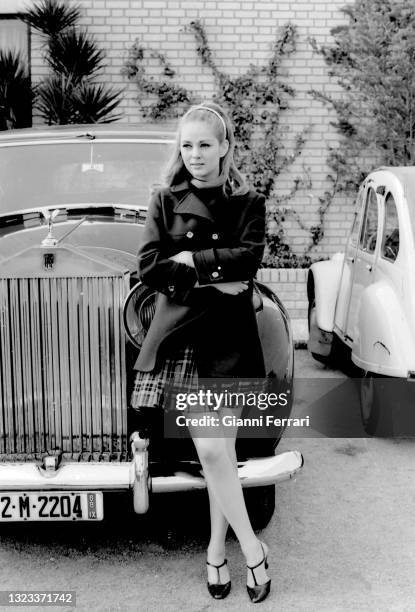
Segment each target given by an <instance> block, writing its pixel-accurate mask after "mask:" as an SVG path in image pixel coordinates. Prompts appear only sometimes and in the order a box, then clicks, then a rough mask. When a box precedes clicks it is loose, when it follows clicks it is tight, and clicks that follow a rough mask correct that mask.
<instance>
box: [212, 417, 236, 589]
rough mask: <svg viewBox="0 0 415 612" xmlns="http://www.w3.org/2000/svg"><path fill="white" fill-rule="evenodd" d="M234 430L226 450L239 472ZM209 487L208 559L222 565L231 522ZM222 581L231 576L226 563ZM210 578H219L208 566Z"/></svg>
mask: <svg viewBox="0 0 415 612" xmlns="http://www.w3.org/2000/svg"><path fill="white" fill-rule="evenodd" d="M233 429H234V431H232V432H230V433H229V434H228V435H229V437H226V438H225V442H226V450H227V453H228V455H229V458H230V459H231V461H232V464H233V465H234V469H235V471H236V472H237V459H236V452H235V438H236V432H237V427H235V428H233ZM231 436H232V437H231ZM207 489H208V494H209V510H210V541H209V546H208V549H207V559H208V561H209V562H210V563H213V564H214V565H220V564H221V563H222V562H223V560H224V559H225V556H226V555H225V542H226V534H227V531H228V527H229V523H228V520H227V519H226V517H225V515H224V514H223V512H222V510H221V508H220V506H219V504H218V502H217V501H216V498H215V496H214V494H213V492H212V490H211V488H210V486H209V484H208V483H207ZM219 572H220V582H221V583H222V584H224V583H225V582H227V581H228V580H229V579H230V578H229V570H228V566H227V565H224V566H223V567H221V568H220V570H219ZM208 580H209V582H211V583H213V584H214V583H215V582H216V581H217V580H218V574H217V571H216V570H215V569H214V568H210V567H209V566H208Z"/></svg>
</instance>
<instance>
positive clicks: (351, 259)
mask: <svg viewBox="0 0 415 612" xmlns="http://www.w3.org/2000/svg"><path fill="white" fill-rule="evenodd" d="M346 260H347V261H351V262H352V263H354V257H346Z"/></svg>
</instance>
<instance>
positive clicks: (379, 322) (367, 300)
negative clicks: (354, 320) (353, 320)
mask: <svg viewBox="0 0 415 612" xmlns="http://www.w3.org/2000/svg"><path fill="white" fill-rule="evenodd" d="M358 329H359V330H360V333H359V336H358V337H357V338H354V342H353V346H352V360H353V362H354V363H355V364H356V365H357V366H358V367H360V368H362V369H363V370H366V371H368V372H375V373H377V374H383V375H385V376H397V377H403V378H406V377H407V376H408V371H414V370H415V342H414V337H413V333H412V331H411V328H410V326H409V325H408V321H407V318H406V316H405V313H404V311H403V309H402V307H401V305H400V302H399V299H398V296H397V295H396V293H395V291H394V290H393V288H392V287H391V286H390V285H389V284H387V283H385V282H382V281H381V282H378V283H374V284H373V285H370V286H369V287H368V288H367V289H366V290H365V291H364V292H363V295H362V299H361V303H360V308H359V314H358Z"/></svg>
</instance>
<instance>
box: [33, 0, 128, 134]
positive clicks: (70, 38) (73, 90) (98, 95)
mask: <svg viewBox="0 0 415 612" xmlns="http://www.w3.org/2000/svg"><path fill="white" fill-rule="evenodd" d="M80 16H81V12H80V8H79V6H74V7H67V6H66V4H65V3H64V2H62V1H61V0H40V1H39V2H38V3H37V4H36V5H35V6H34V7H33V8H32V9H30V10H28V12H27V14H26V16H25V21H26V22H27V23H29V24H30V25H31V26H32V27H33V28H35V29H36V30H38V31H40V32H41V33H42V34H43V35H44V36H45V37H46V40H45V49H46V51H45V61H46V63H47V65H48V66H49V68H50V69H51V75H50V76H49V77H47V78H46V79H44V80H43V81H42V82H41V83H40V84H39V85H38V88H37V99H36V108H37V109H38V111H39V112H40V114H41V116H42V117H43V119H44V120H45V121H46V122H47V123H48V124H49V125H51V124H55V123H57V124H66V123H90V122H93V123H98V122H99V123H101V122H105V123H107V122H110V121H116V120H117V119H119V118H120V117H121V114H116V113H114V112H113V111H114V110H115V108H116V107H117V106H118V105H119V103H120V102H121V95H122V91H121V90H116V89H115V88H111V87H108V86H107V85H98V84H97V83H95V82H94V78H96V77H97V76H98V74H99V73H100V71H101V70H102V68H103V62H104V57H105V54H104V52H103V51H102V50H101V49H99V48H98V46H97V43H96V41H95V40H94V38H93V37H92V36H90V35H89V34H88V33H87V32H86V31H84V30H79V29H78V28H77V23H78V20H79V18H80Z"/></svg>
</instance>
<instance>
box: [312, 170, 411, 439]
mask: <svg viewBox="0 0 415 612" xmlns="http://www.w3.org/2000/svg"><path fill="white" fill-rule="evenodd" d="M414 236H415V168H414V167H396V168H390V167H382V168H379V169H377V170H374V171H373V172H371V173H370V174H369V176H368V177H367V178H366V179H365V180H364V182H363V183H362V185H361V186H360V189H359V192H358V195H357V203H356V209H355V214H354V219H353V224H352V228H351V232H350V235H349V237H348V240H347V244H346V249H345V253H336V254H335V255H334V256H333V257H332V258H331V259H330V260H329V261H321V262H317V263H315V264H313V265H312V266H311V267H310V271H309V275H308V283H307V293H308V303H309V317H308V318H309V332H310V335H309V342H308V347H309V350H310V351H311V353H312V354H313V356H314V357H315V358H316V359H318V360H319V361H323V362H324V361H326V362H328V361H337V363H339V360H340V361H342V360H344V358H346V359H347V358H348V357H351V360H352V362H353V363H354V364H355V365H356V366H357V368H359V369H358V370H356V372H357V378H360V405H361V416H362V422H363V426H364V428H365V430H366V432H367V433H369V434H372V435H373V434H380V435H388V434H392V435H393V417H394V416H396V414H397V407H398V405H401V407H403V409H405V407H406V405H405V402H406V400H408V394H409V398H412V400H411V402H410V403H412V404H413V389H414V390H415V387H412V384H411V381H414V380H415V279H414V274H413V270H414V267H415V242H414ZM344 349H346V350H344ZM408 383H409V384H408ZM401 433H404V432H403V431H402V429H401Z"/></svg>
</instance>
